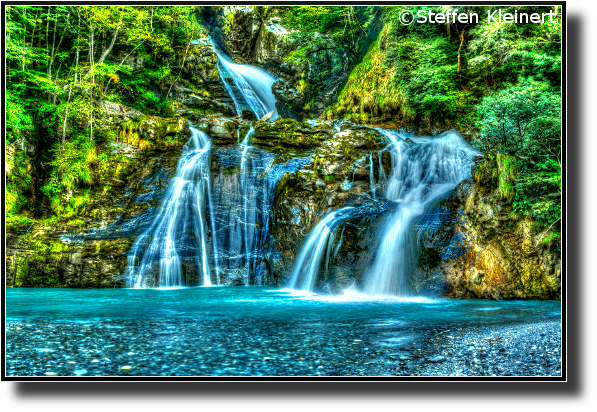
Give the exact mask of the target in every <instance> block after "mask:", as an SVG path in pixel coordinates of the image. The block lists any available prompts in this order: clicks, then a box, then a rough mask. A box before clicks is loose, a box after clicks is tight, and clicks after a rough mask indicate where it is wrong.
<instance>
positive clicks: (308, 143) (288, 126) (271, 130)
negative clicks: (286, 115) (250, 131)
mask: <svg viewBox="0 0 597 412" xmlns="http://www.w3.org/2000/svg"><path fill="white" fill-rule="evenodd" d="M253 128H254V129H255V137H254V139H253V142H254V144H255V145H263V146H268V147H276V146H282V147H298V148H303V149H306V148H311V147H315V146H318V145H319V144H320V143H321V142H323V141H325V140H327V139H329V138H331V137H332V136H333V134H334V129H333V128H331V127H330V126H328V125H326V124H315V125H311V124H309V123H307V122H303V123H299V122H298V121H297V120H295V119H279V120H276V121H275V122H274V123H268V122H264V121H261V120H258V121H255V122H253Z"/></svg>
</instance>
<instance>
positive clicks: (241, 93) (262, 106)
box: [214, 47, 278, 120]
mask: <svg viewBox="0 0 597 412" xmlns="http://www.w3.org/2000/svg"><path fill="white" fill-rule="evenodd" d="M214 50H215V51H216V54H217V55H218V70H219V72H220V78H221V79H222V82H223V83H224V86H225V87H226V90H227V91H228V93H229V94H230V96H231V97H232V100H233V101H234V104H235V106H236V112H237V115H238V116H241V115H242V109H241V106H242V105H243V102H244V103H246V105H247V106H248V107H249V109H250V110H251V111H252V112H253V113H254V114H255V116H256V117H257V119H261V118H262V117H263V116H265V115H266V114H268V113H269V112H271V111H273V112H274V113H273V115H272V117H271V120H274V119H276V117H278V111H277V109H276V98H275V97H274V95H273V94H272V85H273V84H274V82H275V81H276V79H275V78H274V77H273V76H272V75H270V74H269V73H268V72H266V71H265V70H263V69H260V68H259V67H255V66H251V65H248V64H236V63H232V62H231V61H230V60H229V59H228V58H226V56H224V54H223V53H221V52H219V51H218V50H217V48H215V47H214ZM229 79H231V80H232V84H230V82H229ZM233 86H234V87H233ZM234 89H236V90H237V91H238V94H237V93H235V91H234Z"/></svg>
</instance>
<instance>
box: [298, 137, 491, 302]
mask: <svg viewBox="0 0 597 412" xmlns="http://www.w3.org/2000/svg"><path fill="white" fill-rule="evenodd" d="M380 132H381V133H383V134H384V135H385V136H386V138H387V139H388V140H389V141H390V146H389V148H390V151H391V155H392V169H393V173H392V176H391V177H390V179H389V181H388V182H387V190H386V195H385V197H386V199H388V200H390V201H392V202H394V203H396V204H397V207H396V210H395V212H393V214H392V215H391V216H390V218H389V220H388V222H387V223H386V226H385V229H384V233H383V235H382V237H381V243H380V245H379V248H378V249H377V255H376V258H375V261H374V263H373V265H372V267H371V268H370V269H369V270H368V271H367V273H365V276H364V281H363V284H362V285H361V286H359V287H357V289H358V290H359V292H362V293H365V294H370V295H393V296H408V295H410V285H409V275H410V273H411V271H412V265H413V263H414V260H413V257H414V255H415V252H416V249H415V248H416V243H415V241H414V239H413V238H412V236H411V229H412V227H411V226H412V222H413V220H414V219H415V218H416V217H417V216H419V215H420V214H421V213H423V210H424V207H425V205H426V204H428V203H429V202H431V201H432V200H433V199H435V198H437V197H438V196H440V195H441V194H443V193H445V192H447V191H449V190H451V189H453V188H454V186H456V185H457V184H458V183H459V182H460V181H462V180H464V179H466V178H467V177H469V176H470V166H472V158H473V156H476V155H478V154H479V153H478V152H476V151H474V150H472V149H471V148H470V147H469V146H468V144H467V143H466V142H465V141H464V140H463V139H462V137H460V135H458V133H456V132H453V131H451V132H447V133H444V134H443V135H441V136H438V137H435V138H431V137H414V136H408V135H404V134H401V133H397V132H392V131H388V130H381V129H380ZM407 139H408V140H407ZM384 150H385V149H384ZM380 158H381V155H380ZM357 163H360V159H359V162H357ZM369 167H370V169H369V171H370V176H369V179H370V184H371V186H372V189H371V190H372V192H373V193H372V195H371V197H372V198H374V197H375V194H374V190H375V188H374V187H373V186H374V184H375V181H374V176H373V157H372V155H371V156H370V157H369ZM380 168H381V169H382V170H383V168H382V167H381V164H380ZM380 176H383V175H382V173H380ZM344 186H348V187H350V183H349V182H348V181H346V182H344ZM373 201H374V202H375V199H373ZM378 201H379V200H378ZM367 209H368V207H367V206H358V207H353V206H347V207H344V208H342V209H339V210H336V211H333V212H331V213H329V214H328V215H326V216H325V217H324V218H323V219H322V220H321V221H320V222H319V223H318V224H317V225H316V226H315V228H314V229H313V230H312V231H311V233H310V234H309V236H308V237H307V240H306V241H305V244H304V246H303V247H302V249H301V252H300V253H299V256H298V257H297V259H296V261H295V263H294V266H293V270H292V275H291V280H290V282H289V287H290V288H293V289H298V290H305V291H309V292H313V291H315V289H316V288H315V284H316V280H317V278H318V276H319V275H320V273H321V265H322V263H323V257H324V254H325V262H326V263H325V269H324V272H325V273H327V271H328V266H329V262H330V259H331V255H333V254H335V253H337V251H338V249H339V247H340V244H338V245H337V246H334V245H333V243H334V240H333V237H334V230H335V229H336V228H337V227H338V226H339V225H340V224H341V223H342V222H343V221H345V220H348V219H351V218H354V217H358V216H367V215H373V214H375V213H379V210H378V211H377V212H375V211H374V210H369V211H368V210H367ZM342 236H343V232H342V235H341V238H342ZM333 250H335V251H333Z"/></svg>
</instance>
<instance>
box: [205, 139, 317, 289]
mask: <svg viewBox="0 0 597 412" xmlns="http://www.w3.org/2000/svg"><path fill="white" fill-rule="evenodd" d="M252 134H253V133H252V131H249V133H247V135H246V136H245V138H244V140H243V141H242V144H241V145H240V146H228V147H218V148H217V149H215V150H214V152H213V155H212V156H213V158H214V162H215V163H217V164H219V165H220V173H219V174H218V175H216V176H214V180H213V191H212V193H213V209H211V208H210V210H213V212H212V213H210V214H213V215H215V224H214V225H213V226H212V227H213V228H214V229H213V234H214V238H217V239H218V248H219V249H218V252H217V254H216V261H217V262H219V265H220V268H221V272H222V273H223V274H224V276H225V277H226V279H227V284H231V285H261V284H264V283H265V282H264V279H263V276H264V275H265V274H266V272H267V269H266V263H265V262H266V261H268V260H269V259H271V258H272V256H273V255H274V254H275V253H276V251H275V250H274V249H273V242H271V240H272V239H271V235H270V233H269V226H270V217H271V213H272V208H273V202H274V194H275V189H276V186H277V184H278V182H279V181H280V179H281V178H282V176H284V174H286V173H287V172H291V173H292V172H296V171H297V170H298V169H300V168H301V167H303V166H304V165H305V164H307V163H309V157H300V158H294V159H292V160H290V161H288V162H285V163H277V164H274V162H275V159H276V155H275V154H273V153H270V152H267V151H265V150H262V149H259V148H257V147H254V146H251V136H252ZM270 249H271V250H270Z"/></svg>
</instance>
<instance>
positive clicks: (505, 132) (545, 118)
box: [476, 79, 561, 157]
mask: <svg viewBox="0 0 597 412" xmlns="http://www.w3.org/2000/svg"><path fill="white" fill-rule="evenodd" d="M560 101H561V97H560V95H559V93H557V92H555V91H554V90H553V89H552V88H551V87H550V86H549V85H548V84H546V83H543V82H536V81H533V80H529V79H525V80H523V81H521V82H519V84H517V85H513V86H510V87H508V88H506V89H504V90H502V91H500V92H498V93H496V94H494V95H492V96H487V97H485V98H484V99H483V100H482V102H481V104H480V105H479V113H480V117H481V118H480V120H479V123H478V125H479V128H480V130H481V133H480V138H479V139H477V141H476V145H477V147H478V148H479V149H481V150H482V151H485V152H494V153H495V152H497V153H507V154H514V155H517V156H532V157H537V156H539V157H542V156H550V155H553V156H557V153H558V152H557V150H558V147H559V145H560V129H561V110H560V104H561V103H560Z"/></svg>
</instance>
